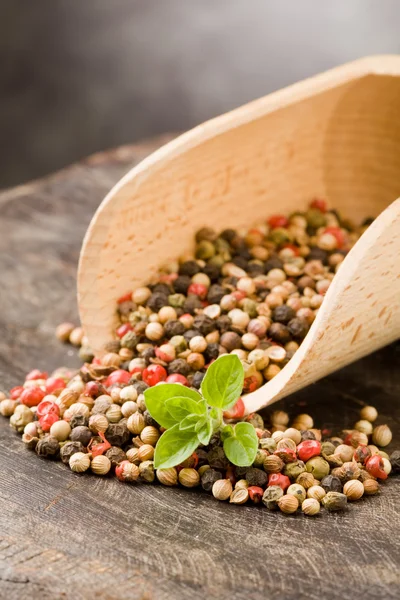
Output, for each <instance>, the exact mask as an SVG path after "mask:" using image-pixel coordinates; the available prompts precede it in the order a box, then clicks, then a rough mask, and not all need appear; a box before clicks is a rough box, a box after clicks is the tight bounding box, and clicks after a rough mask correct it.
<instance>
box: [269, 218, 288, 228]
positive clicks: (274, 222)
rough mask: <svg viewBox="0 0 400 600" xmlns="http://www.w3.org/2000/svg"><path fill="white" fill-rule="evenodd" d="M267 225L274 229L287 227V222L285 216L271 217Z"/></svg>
mask: <svg viewBox="0 0 400 600" xmlns="http://www.w3.org/2000/svg"><path fill="white" fill-rule="evenodd" d="M267 223H268V225H269V226H270V227H271V229H276V228H277V227H287V226H288V225H289V221H288V219H287V217H285V215H272V216H271V217H270V218H269V219H268V220H267Z"/></svg>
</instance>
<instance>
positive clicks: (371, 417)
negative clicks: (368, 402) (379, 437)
mask: <svg viewBox="0 0 400 600" xmlns="http://www.w3.org/2000/svg"><path fill="white" fill-rule="evenodd" d="M360 417H361V418H362V419H366V420H367V421H370V423H373V422H374V421H376V419H377V418H378V411H377V410H376V408H375V407H374V406H364V408H362V409H361V410H360Z"/></svg>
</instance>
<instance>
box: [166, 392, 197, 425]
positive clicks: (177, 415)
mask: <svg viewBox="0 0 400 600" xmlns="http://www.w3.org/2000/svg"><path fill="white" fill-rule="evenodd" d="M165 406H166V408H167V410H168V412H169V414H170V415H171V417H172V418H174V419H175V421H177V422H178V423H180V422H181V421H182V420H183V419H185V418H186V417H188V416H189V415H205V414H206V411H207V406H206V403H205V402H204V400H203V399H202V398H201V399H200V402H195V401H194V400H192V399H191V398H184V397H183V396H176V397H175V398H170V399H169V400H166V402H165Z"/></svg>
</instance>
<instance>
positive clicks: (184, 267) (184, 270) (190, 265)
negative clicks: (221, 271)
mask: <svg viewBox="0 0 400 600" xmlns="http://www.w3.org/2000/svg"><path fill="white" fill-rule="evenodd" d="M199 272H200V266H199V265H198V264H197V262H196V261H195V260H187V261H185V262H184V263H182V264H181V265H180V266H179V271H178V273H179V275H188V276H189V277H193V275H196V273H199Z"/></svg>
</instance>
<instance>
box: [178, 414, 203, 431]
mask: <svg viewBox="0 0 400 600" xmlns="http://www.w3.org/2000/svg"><path fill="white" fill-rule="evenodd" d="M201 420H202V417H200V416H199V415H188V416H187V417H185V418H184V419H183V420H182V421H181V422H180V423H179V429H180V430H181V431H186V430H188V431H196V426H197V424H198V423H199V421H201Z"/></svg>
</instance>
